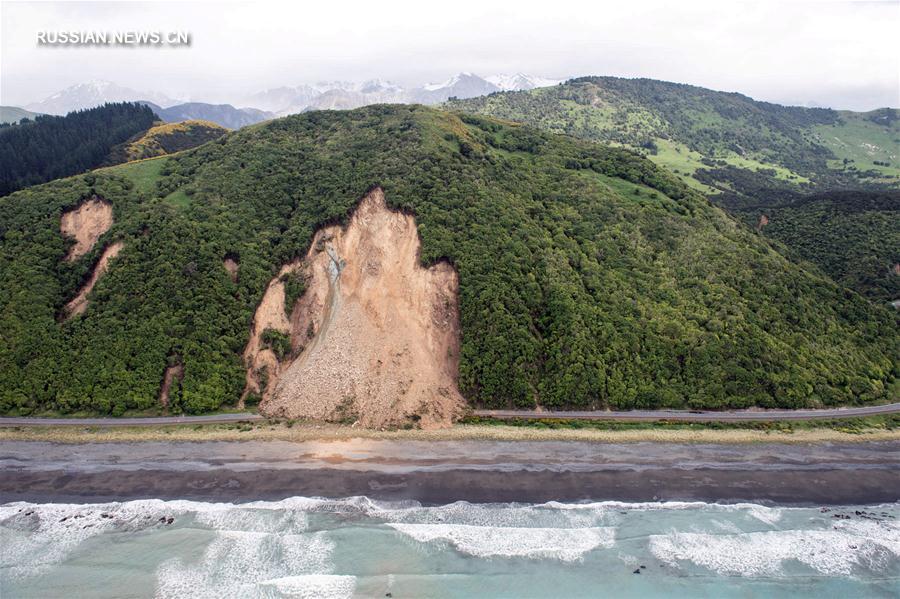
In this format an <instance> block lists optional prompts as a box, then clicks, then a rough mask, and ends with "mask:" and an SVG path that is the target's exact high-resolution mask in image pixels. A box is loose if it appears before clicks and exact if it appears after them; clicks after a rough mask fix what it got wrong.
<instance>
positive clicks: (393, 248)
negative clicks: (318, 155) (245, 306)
mask: <svg viewBox="0 0 900 599" xmlns="http://www.w3.org/2000/svg"><path fill="white" fill-rule="evenodd" d="M418 255H419V237H418V233H417V229H416V223H415V220H414V219H413V217H412V216H409V215H406V214H401V213H399V212H394V211H392V210H390V209H388V207H387V205H386V204H385V199H384V194H383V192H382V191H381V189H375V190H374V191H372V192H371V193H369V194H368V195H367V196H366V197H365V198H364V199H363V200H362V202H361V203H360V205H359V207H358V208H357V209H356V212H355V213H354V214H353V217H352V218H351V220H350V222H349V224H348V225H347V227H346V228H343V227H337V226H334V227H327V228H324V229H322V230H320V231H319V232H318V233H317V234H316V235H315V238H314V240H313V244H312V247H311V248H310V250H309V252H308V253H307V255H306V257H305V259H304V260H303V261H302V262H300V263H292V264H289V265H287V266H285V267H284V268H283V269H282V272H281V273H279V277H276V279H275V280H273V281H272V282H271V283H270V284H269V287H268V289H267V291H266V294H265V296H264V298H263V301H262V303H261V304H260V307H259V309H258V311H257V317H256V319H255V321H254V330H253V335H252V337H251V341H250V343H249V344H248V347H247V351H246V352H245V360H247V362H246V363H247V364H248V365H249V368H248V379H247V380H248V390H249V391H250V392H257V393H260V394H261V395H262V404H261V410H262V411H263V412H264V413H265V414H268V415H271V416H279V417H285V418H314V419H324V420H338V421H346V422H358V423H359V424H361V425H362V426H367V427H382V426H404V425H413V426H421V427H426V428H428V427H438V426H447V425H449V424H450V423H451V422H452V420H453V418H454V416H455V415H456V414H458V413H459V412H460V410H461V409H462V407H463V404H464V402H463V399H462V397H461V396H460V394H459V392H458V390H457V386H456V375H457V368H458V360H459V316H458V308H457V292H458V287H459V282H458V278H457V275H456V271H455V270H454V269H453V268H452V267H451V266H450V265H449V264H446V263H439V264H436V265H434V266H432V267H430V268H422V267H421V266H420V265H419V263H418ZM289 273H301V274H302V276H303V277H304V278H305V279H306V291H305V293H304V294H303V296H302V297H301V298H300V299H299V300H298V301H297V303H296V305H295V306H294V307H293V309H292V310H291V316H290V319H289V321H288V319H287V318H286V317H285V310H284V307H285V306H284V297H285V293H284V283H283V279H284V276H285V275H288V274H289ZM266 329H272V330H276V331H278V332H280V333H282V334H287V335H290V347H291V352H290V355H286V356H284V357H283V358H282V359H279V357H278V356H277V355H276V353H275V351H274V350H273V349H272V348H270V347H266V343H265V341H264V340H263V336H264V333H265V330H266ZM268 337H269V339H271V338H272V337H273V334H272V333H269V335H268ZM263 368H265V370H266V374H265V375H263V377H262V378H264V379H265V383H266V384H265V386H264V388H262V385H261V381H260V376H259V374H258V373H259V372H260V371H261V369H263Z"/></svg>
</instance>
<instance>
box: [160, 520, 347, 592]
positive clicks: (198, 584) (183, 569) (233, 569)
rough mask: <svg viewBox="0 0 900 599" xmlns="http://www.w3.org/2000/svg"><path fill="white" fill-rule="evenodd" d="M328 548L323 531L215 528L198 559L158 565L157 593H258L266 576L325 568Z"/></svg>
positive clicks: (285, 575)
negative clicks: (301, 531)
mask: <svg viewBox="0 0 900 599" xmlns="http://www.w3.org/2000/svg"><path fill="white" fill-rule="evenodd" d="M333 549H334V546H333V544H332V543H331V541H329V540H328V539H327V537H325V536H324V533H316V534H306V535H292V534H273V533H268V532H247V531H220V532H218V533H216V537H215V539H214V540H213V541H212V543H210V544H209V546H208V547H207V548H206V550H205V551H204V553H203V556H202V558H201V559H200V560H199V562H197V563H188V562H184V561H182V560H179V559H172V560H168V561H166V562H164V563H163V564H161V565H160V567H159V568H158V569H157V573H156V577H157V588H156V596H157V597H165V598H170V597H171V598H176V597H186V598H191V599H203V598H206V597H209V598H220V597H221V598H225V597H249V596H257V595H259V594H260V593H261V589H260V585H262V584H263V583H265V582H266V581H271V580H276V579H281V578H285V577H289V576H300V575H304V574H317V573H324V572H327V571H328V569H329V565H330V564H329V558H330V555H331V552H332V551H333ZM271 590H272V589H270V591H271Z"/></svg>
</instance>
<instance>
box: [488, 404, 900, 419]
mask: <svg viewBox="0 0 900 599" xmlns="http://www.w3.org/2000/svg"><path fill="white" fill-rule="evenodd" d="M897 413H900V403H892V404H886V405H881V406H863V407H858V408H835V409H830V410H734V411H725V412H706V411H687V410H632V411H628V412H569V411H566V412H553V411H544V412H536V411H521V410H475V415H476V416H482V417H490V418H499V419H503V420H510V419H515V418H526V419H536V418H561V419H566V420H679V421H684V422H735V421H746V420H756V421H759V420H764V421H778V420H822V419H832V418H847V417H851V416H877V415H883V414H897Z"/></svg>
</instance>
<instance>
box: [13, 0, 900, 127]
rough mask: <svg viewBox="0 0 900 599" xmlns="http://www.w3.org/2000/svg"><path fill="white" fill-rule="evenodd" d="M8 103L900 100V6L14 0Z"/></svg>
mask: <svg viewBox="0 0 900 599" xmlns="http://www.w3.org/2000/svg"><path fill="white" fill-rule="evenodd" d="M0 20H2V25H0V26H2V36H0V38H2V42H0V43H2V47H0V51H2V53H0V71H2V73H0V74H2V77H0V102H2V104H4V105H23V104H26V103H28V102H32V101H36V100H40V99H43V98H44V97H46V96H47V95H50V94H51V93H53V92H56V91H58V90H60V89H62V88H64V87H67V86H69V85H73V84H76V83H82V82H86V81H90V80H93V79H106V80H110V81H114V82H116V83H118V84H121V85H124V86H127V87H131V88H134V89H137V90H141V91H146V90H154V91H158V92H162V93H165V94H167V95H170V96H173V97H176V98H184V99H193V100H201V101H222V102H229V101H230V102H237V101H238V100H239V99H240V98H241V97H242V96H244V95H247V94H249V93H253V92H256V91H259V90H261V89H266V88H271V87H278V86H282V85H290V86H293V85H298V84H300V83H312V82H315V81H319V80H335V79H340V80H363V79H371V78H380V79H387V80H392V81H396V82H398V83H402V84H405V85H419V84H422V83H426V82H429V81H439V80H443V79H446V78H447V77H449V76H450V75H452V74H454V73H457V72H460V71H471V72H474V73H477V74H480V75H491V74H495V73H514V72H519V71H521V72H525V73H530V74H534V75H539V76H543V77H551V78H568V77H572V76H580V75H619V76H625V77H652V78H657V79H665V80H669V81H677V82H683V83H692V84H696V85H702V86H705V87H710V88H713V89H718V90H727V91H738V92H741V93H745V94H748V95H750V96H752V97H754V98H757V99H761V100H768V101H773V102H780V103H790V104H801V105H807V104H815V105H821V106H830V107H834V108H849V109H856V110H867V109H872V108H876V107H879V106H895V107H897V106H900V41H898V40H900V35H898V32H900V0H891V1H870V2H857V1H849V2H848V1H818V0H810V1H806V0H781V1H775V0H762V1H748V2H737V1H729V0H712V1H707V0H680V1H677V0H676V1H655V0H620V1H616V2H609V1H599V0H593V1H591V2H565V1H559V0H544V1H542V2H530V1H521V0H520V1H517V2H505V3H495V2H490V1H489V0H478V1H470V0H449V1H448V0H443V1H440V0H438V1H433V0H432V1H429V0H418V1H415V2H391V1H389V0H369V1H368V2H350V1H348V0H332V1H328V0H315V1H314V2H305V1H302V0H296V1H294V2H291V3H284V4H281V3H275V2H271V3H266V2H194V3H185V2H178V3H174V2H171V3H170V2H154V3H144V2H102V3H101V2H65V3H62V2H6V1H3V2H2V6H0ZM39 30H67V31H68V30H79V31H109V32H113V31H130V30H161V31H173V30H186V31H188V32H190V33H191V35H192V39H193V43H192V45H191V46H190V47H189V48H112V47H101V48H64V49H63V48H48V47H38V45H37V43H36V35H37V32H38V31H39Z"/></svg>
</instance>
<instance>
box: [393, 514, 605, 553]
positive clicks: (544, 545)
mask: <svg viewBox="0 0 900 599" xmlns="http://www.w3.org/2000/svg"><path fill="white" fill-rule="evenodd" d="M388 526H390V527H391V528H394V529H395V530H397V531H399V532H401V533H403V534H405V535H407V536H409V537H411V538H413V539H415V540H416V541H418V542H420V543H429V542H432V541H446V542H449V543H450V544H451V545H453V547H455V548H456V549H457V550H458V551H460V552H462V553H466V554H468V555H473V556H476V557H494V556H498V557H529V558H552V559H558V560H562V561H575V560H577V559H580V558H581V557H582V556H583V555H584V554H585V553H587V552H589V551H591V550H593V549H596V548H598V547H611V546H612V545H613V543H614V542H615V529H612V528H505V527H499V526H471V525H467V524H404V523H398V522H394V523H390V524H388Z"/></svg>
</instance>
